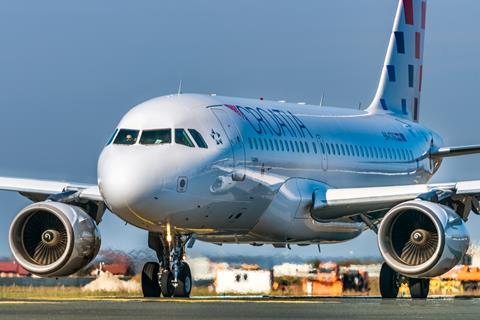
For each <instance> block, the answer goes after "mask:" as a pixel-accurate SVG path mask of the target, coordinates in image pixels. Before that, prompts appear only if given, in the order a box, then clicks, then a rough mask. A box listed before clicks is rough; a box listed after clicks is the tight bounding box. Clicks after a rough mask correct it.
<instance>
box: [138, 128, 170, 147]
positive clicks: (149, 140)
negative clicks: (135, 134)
mask: <svg viewBox="0 0 480 320" xmlns="http://www.w3.org/2000/svg"><path fill="white" fill-rule="evenodd" d="M164 143H172V130H171V129H159V130H143V132H142V136H141V137H140V144H145V145H152V144H164Z"/></svg>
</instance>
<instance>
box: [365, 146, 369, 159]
mask: <svg viewBox="0 0 480 320" xmlns="http://www.w3.org/2000/svg"><path fill="white" fill-rule="evenodd" d="M365 157H367V158H370V153H369V152H368V147H367V146H366V147H365Z"/></svg>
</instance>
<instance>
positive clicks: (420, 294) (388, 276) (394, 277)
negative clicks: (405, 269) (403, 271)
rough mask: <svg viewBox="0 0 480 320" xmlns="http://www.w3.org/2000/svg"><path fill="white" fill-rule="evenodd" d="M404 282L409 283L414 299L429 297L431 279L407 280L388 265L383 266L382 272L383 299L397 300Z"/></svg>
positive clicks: (381, 290)
mask: <svg viewBox="0 0 480 320" xmlns="http://www.w3.org/2000/svg"><path fill="white" fill-rule="evenodd" d="M403 282H406V283H408V287H409V289H410V295H411V297H412V299H426V298H427V297H428V291H429V288H430V280H429V279H415V278H407V277H404V276H402V275H400V274H399V273H398V272H396V271H395V270H393V269H392V268H390V266H388V265H387V264H386V263H383V264H382V269H381V270H380V294H381V295H382V298H384V299H385V298H386V299H395V298H396V297H397V295H398V290H399V288H400V285H401V284H402V283H403Z"/></svg>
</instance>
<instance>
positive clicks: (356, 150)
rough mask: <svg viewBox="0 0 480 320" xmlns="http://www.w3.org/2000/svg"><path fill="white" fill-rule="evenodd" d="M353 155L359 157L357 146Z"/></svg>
mask: <svg viewBox="0 0 480 320" xmlns="http://www.w3.org/2000/svg"><path fill="white" fill-rule="evenodd" d="M355 155H356V156H357V157H360V150H358V146H355Z"/></svg>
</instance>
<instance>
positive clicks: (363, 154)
mask: <svg viewBox="0 0 480 320" xmlns="http://www.w3.org/2000/svg"><path fill="white" fill-rule="evenodd" d="M360 154H361V155H362V158H363V157H365V151H363V146H360Z"/></svg>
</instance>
